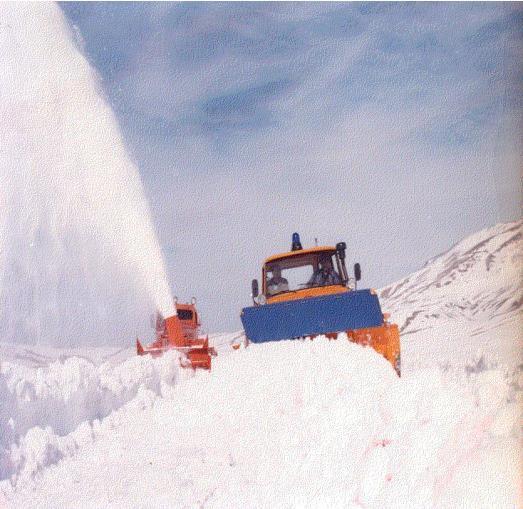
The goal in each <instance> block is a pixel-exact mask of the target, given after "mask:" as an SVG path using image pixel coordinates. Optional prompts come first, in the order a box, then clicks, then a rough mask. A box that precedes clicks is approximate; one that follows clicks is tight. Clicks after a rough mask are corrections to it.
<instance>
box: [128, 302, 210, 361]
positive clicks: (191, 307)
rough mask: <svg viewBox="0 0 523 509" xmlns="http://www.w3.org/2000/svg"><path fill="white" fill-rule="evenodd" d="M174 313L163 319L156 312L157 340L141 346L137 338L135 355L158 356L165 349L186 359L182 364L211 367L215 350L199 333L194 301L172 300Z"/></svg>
mask: <svg viewBox="0 0 523 509" xmlns="http://www.w3.org/2000/svg"><path fill="white" fill-rule="evenodd" d="M175 305H176V315H173V316H170V317H168V318H165V319H164V318H163V317H162V316H161V315H160V314H159V313H157V314H156V319H155V331H156V340H155V341H154V342H153V343H152V344H151V345H149V346H146V347H143V346H142V344H141V343H140V340H138V339H137V340H136V352H137V354H138V355H146V354H149V355H152V356H154V357H156V356H159V355H161V354H162V353H163V352H165V351H167V350H171V349H173V350H177V351H178V352H181V353H182V354H183V355H184V357H185V360H183V361H181V365H182V366H183V367H190V368H201V369H211V355H213V354H214V349H213V348H210V347H209V338H208V337H207V336H205V337H201V336H200V321H199V317H198V312H197V311H196V306H195V303H194V302H193V303H191V304H181V303H178V302H175Z"/></svg>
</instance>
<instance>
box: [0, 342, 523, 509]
mask: <svg viewBox="0 0 523 509" xmlns="http://www.w3.org/2000/svg"><path fill="white" fill-rule="evenodd" d="M173 360H174V359H173V358H171V357H169V356H167V357H163V358H161V359H158V360H154V361H152V360H151V361H150V362H151V363H152V364H154V368H153V367H152V366H147V370H149V371H148V373H149V374H150V377H147V376H146V377H144V376H143V373H142V372H143V366H142V368H141V369H142V371H141V373H142V374H134V375H131V373H135V371H136V369H137V364H138V363H137V362H135V363H131V362H127V363H124V364H123V365H121V366H120V368H119V369H120V372H121V375H120V378H119V379H118V380H115V377H114V376H113V377H112V378H111V380H112V383H113V384H115V385H119V384H121V381H122V379H125V376H128V377H131V381H130V382H131V383H130V385H131V386H132V383H133V381H136V380H137V379H138V378H140V377H141V378H142V379H143V380H144V382H145V381H147V380H149V382H147V383H144V385H143V387H142V388H141V389H140V390H139V391H138V392H137V393H136V396H135V397H134V398H133V399H132V400H130V401H129V402H128V403H126V404H124V405H123V406H121V407H120V408H119V409H118V410H117V411H115V412H113V413H111V414H110V415H109V416H107V417H105V418H104V419H101V420H95V421H94V423H91V422H90V421H84V422H82V423H80V424H79V425H78V427H77V428H76V429H75V430H74V431H73V432H72V433H70V434H69V435H67V436H65V437H59V436H57V435H56V434H54V433H53V431H52V429H51V428H50V427H47V428H41V427H35V428H31V429H30V430H29V431H28V432H27V433H26V434H25V435H24V437H23V438H22V440H21V441H20V443H19V445H18V446H16V447H13V449H12V452H11V458H12V460H13V461H15V462H16V461H20V459H22V461H21V462H20V463H19V464H18V466H17V470H16V474H15V475H14V477H13V483H14V487H13V486H12V485H11V484H8V483H7V482H6V483H4V497H5V503H6V504H7V505H8V506H9V507H23V508H29V507H50V506H53V507H85V508H88V507H189V506H190V507H193V506H203V505H205V506H208V507H230V506H231V505H233V506H236V507H295V506H316V507H320V506H321V507H376V508H382V507H474V508H479V507H485V508H487V507H488V508H491V507H507V508H508V507H511V508H512V507H516V504H517V496H518V480H519V478H518V475H519V472H520V467H521V465H520V464H519V454H518V429H517V425H518V422H517V421H518V419H517V416H518V401H517V397H516V395H515V393H514V391H513V390H512V389H511V387H510V386H509V383H508V382H509V381H508V380H507V379H506V378H505V377H504V376H503V374H502V373H501V372H499V371H486V372H481V373H477V374H473V375H470V376H469V377H467V378H466V379H463V380H461V381H460V383H451V382H449V381H445V380H444V379H443V378H442V375H441V372H440V371H438V370H425V371H422V372H418V373H414V374H412V375H406V376H405V377H404V378H403V379H398V378H397V377H396V375H395V373H394V371H393V370H392V368H391V367H390V365H389V364H388V363H387V362H386V361H385V360H384V359H383V358H382V357H380V356H379V355H378V354H376V353H375V352H374V351H373V350H372V349H369V348H364V347H361V346H359V345H354V344H351V343H349V342H348V341H346V340H342V339H339V340H338V341H329V340H327V339H325V338H318V339H316V340H315V341H309V340H305V341H282V342H278V343H273V344H263V345H251V346H250V347H249V348H247V349H241V350H239V351H236V352H232V353H231V354H230V355H223V356H220V357H218V358H216V359H215V361H214V365H213V370H212V372H211V373H202V372H199V373H197V374H196V375H194V376H192V377H191V378H189V379H186V380H184V381H182V382H181V383H178V384H177V385H173V383H172V381H173V380H176V378H177V374H176V369H175V368H174V366H176V364H175V363H173ZM75 369H76V368H75ZM75 369H73V370H72V371H73V372H76V373H78V372H77V371H75ZM64 370H65V371H71V368H69V369H66V368H65V366H64ZM147 370H146V371H147ZM124 372H125V373H126V375H123V373H124ZM161 372H163V373H164V377H165V374H167V379H166V380H165V379H163V388H159V387H158V385H162V377H161V376H159V375H153V373H161ZM155 377H156V378H155ZM78 378H79V379H82V378H86V379H87V380H89V372H88V371H87V370H86V371H85V375H84V376H83V377H82V375H79V377H78ZM151 379H152V380H156V382H152V383H151V382H150V380H151ZM79 381H80V380H76V381H75V382H71V381H69V382H68V383H62V384H57V386H56V387H55V388H51V389H50V391H51V392H53V391H58V387H59V386H65V387H71V386H73V387H74V388H73V390H72V392H71V396H72V397H74V394H75V393H76V392H77V391H78V389H76V388H75V387H76V386H77V385H78V382H79ZM128 382H129V381H127V382H124V383H123V385H128ZM147 384H149V385H147ZM100 385H101V386H102V387H107V386H109V385H111V383H107V382H102V381H101V380H100ZM109 390H110V391H115V392H118V391H120V390H122V389H118V388H117V389H115V388H114V387H113V388H111V389H109ZM63 397H64V398H65V397H66V395H65V394H63ZM49 401H50V404H51V405H56V404H58V405H59V404H60V403H59V402H56V401H55V402H53V401H51V400H49ZM91 417H92V416H91ZM57 460H61V461H60V462H59V463H58V464H55V463H56V462H57ZM45 467H47V468H45ZM39 470H41V471H40V473H39V474H38V475H37V476H36V477H35V474H37V473H38V471H39Z"/></svg>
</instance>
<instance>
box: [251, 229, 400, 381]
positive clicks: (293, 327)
mask: <svg viewBox="0 0 523 509" xmlns="http://www.w3.org/2000/svg"><path fill="white" fill-rule="evenodd" d="M345 249H346V245H345V243H344V242H340V243H338V244H337V245H336V246H335V247H331V246H322V247H314V248H311V249H303V248H302V246H301V242H300V238H299V235H298V234H297V233H295V234H294V235H293V239H292V250H291V251H290V252H287V253H282V254H279V255H275V256H271V257H270V258H267V259H266V260H265V263H264V265H263V270H262V288H261V292H260V290H259V286H258V281H257V280H253V282H252V296H253V300H254V306H250V307H246V308H244V309H243V310H242V313H241V319H242V323H243V327H244V329H245V335H246V337H247V339H248V340H249V341H251V342H253V343H263V342H267V341H278V340H281V339H295V338H303V337H314V336H317V335H320V334H324V335H326V336H327V337H329V338H331V339H334V338H336V337H337V335H338V333H340V332H345V333H347V336H348V338H349V339H350V340H351V341H354V342H356V343H359V344H366V345H370V346H372V347H373V348H374V349H375V350H376V351H377V352H379V353H380V354H382V355H383V356H384V357H385V358H386V359H387V360H388V361H389V362H390V363H391V364H392V365H393V367H394V368H395V369H396V371H397V372H398V374H399V373H400V342H399V331H398V326H397V325H395V324H391V323H389V322H388V321H387V317H388V315H386V314H385V315H384V314H383V313H382V311H381V307H380V303H379V300H378V296H377V295H376V292H375V291H374V290H368V289H366V290H357V289H356V288H357V282H358V281H359V280H360V279H361V270H360V266H359V264H356V265H355V266H354V277H349V276H348V273H347V269H346V266H345Z"/></svg>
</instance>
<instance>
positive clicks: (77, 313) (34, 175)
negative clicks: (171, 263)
mask: <svg viewBox="0 0 523 509" xmlns="http://www.w3.org/2000/svg"><path fill="white" fill-rule="evenodd" d="M1 10H2V16H1V18H2V21H1V23H0V69H1V72H0V90H1V92H0V118H1V119H2V127H1V129H0V184H1V185H0V205H1V210H2V214H1V216H2V217H1V219H0V262H1V263H0V267H1V268H0V339H1V340H2V341H9V342H14V341H16V342H27V343H38V344H52V345H56V346H73V345H96V344H108V343H112V344H123V343H127V342H129V341H132V340H133V338H134V337H136V336H137V335H138V334H142V333H144V332H145V331H146V330H147V329H146V328H147V327H148V316H149V314H150V313H151V312H153V311H154V310H156V309H159V310H160V311H161V312H162V313H163V314H164V315H170V314H172V313H173V312H174V311H173V307H172V301H171V297H170V292H169V287H168V283H167V279H166V275H165V270H164V262H163V258H162V254H161V251H160V248H159V244H158V241H157V239H156V236H155V232H154V228H153V225H152V221H151V216H150V212H149V209H148V205H147V202H146V199H145V196H144V190H143V187H142V182H141V180H140V176H139V174H138V171H137V168H136V166H135V165H134V164H133V162H132V161H131V160H130V159H129V156H128V155H127V153H126V150H125V146H124V142H123V140H122V137H121V134H120V131H119V128H118V125H117V122H116V120H115V116H114V114H113V112H112V111H111V108H110V107H109V105H108V104H107V102H106V101H105V99H104V97H103V94H102V93H101V91H100V86H99V80H98V77H97V76H96V74H95V72H94V71H93V70H92V68H91V67H90V66H89V64H88V62H87V61H86V59H85V58H84V57H83V55H82V54H81V53H80V51H78V49H77V47H76V45H75V42H74V40H73V37H72V34H71V33H70V31H69V28H68V26H67V23H66V21H65V19H64V17H63V15H62V13H61V11H60V9H59V8H58V7H57V6H56V5H53V4H27V5H13V4H3V5H2V6H1Z"/></svg>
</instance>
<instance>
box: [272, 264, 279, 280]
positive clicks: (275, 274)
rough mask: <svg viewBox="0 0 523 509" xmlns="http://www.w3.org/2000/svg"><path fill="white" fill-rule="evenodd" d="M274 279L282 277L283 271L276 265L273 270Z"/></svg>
mask: <svg viewBox="0 0 523 509" xmlns="http://www.w3.org/2000/svg"><path fill="white" fill-rule="evenodd" d="M272 277H274V278H279V277H281V269H280V267H279V266H278V265H275V266H274V267H273V268H272Z"/></svg>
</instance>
